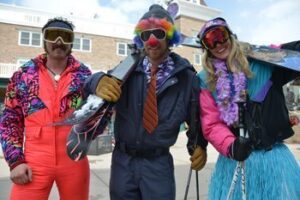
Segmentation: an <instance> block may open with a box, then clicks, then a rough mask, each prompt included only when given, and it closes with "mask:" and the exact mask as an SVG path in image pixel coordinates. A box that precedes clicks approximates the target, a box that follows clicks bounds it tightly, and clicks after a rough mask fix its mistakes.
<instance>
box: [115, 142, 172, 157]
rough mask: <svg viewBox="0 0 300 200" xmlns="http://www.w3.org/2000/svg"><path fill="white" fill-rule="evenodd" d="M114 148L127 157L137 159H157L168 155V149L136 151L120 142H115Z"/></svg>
mask: <svg viewBox="0 0 300 200" xmlns="http://www.w3.org/2000/svg"><path fill="white" fill-rule="evenodd" d="M115 148H116V149H118V150H120V151H121V152H123V153H126V154H127V155H129V156H132V157H139V158H157V157H160V156H163V155H167V154H168V153H169V148H155V149H154V148H153V149H137V148H132V147H129V146H128V145H126V144H125V143H122V142H117V143H116V146H115Z"/></svg>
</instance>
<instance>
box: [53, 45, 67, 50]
mask: <svg viewBox="0 0 300 200" xmlns="http://www.w3.org/2000/svg"><path fill="white" fill-rule="evenodd" d="M57 48H59V49H61V50H63V51H66V50H67V47H66V46H65V45H61V44H60V45H53V47H52V50H53V51H54V50H55V49H57Z"/></svg>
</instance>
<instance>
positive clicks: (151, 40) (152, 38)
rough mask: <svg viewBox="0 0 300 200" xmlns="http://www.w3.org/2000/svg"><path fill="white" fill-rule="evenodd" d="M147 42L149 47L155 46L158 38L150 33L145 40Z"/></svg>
mask: <svg viewBox="0 0 300 200" xmlns="http://www.w3.org/2000/svg"><path fill="white" fill-rule="evenodd" d="M147 44H148V45H149V46H151V47H155V46H156V45H157V44H158V40H157V39H156V38H155V37H153V36H152V35H151V37H150V38H149V40H148V41H147Z"/></svg>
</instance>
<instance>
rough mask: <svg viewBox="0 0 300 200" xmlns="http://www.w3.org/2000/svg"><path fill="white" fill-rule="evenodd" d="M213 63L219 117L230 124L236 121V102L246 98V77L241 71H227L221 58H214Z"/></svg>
mask: <svg viewBox="0 0 300 200" xmlns="http://www.w3.org/2000/svg"><path fill="white" fill-rule="evenodd" d="M213 64H214V67H215V69H216V71H215V75H216V77H217V83H216V93H217V105H218V109H219V111H220V117H221V119H222V120H223V121H224V122H225V123H226V124H227V125H228V126H231V125H234V124H236V123H237V122H238V105H237V102H244V101H245V100H246V83H247V79H246V76H245V74H244V73H243V72H236V73H231V72H230V73H229V72H228V69H227V65H226V62H225V61H223V60H219V59H215V60H214V61H213Z"/></svg>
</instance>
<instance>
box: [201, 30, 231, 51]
mask: <svg viewBox="0 0 300 200" xmlns="http://www.w3.org/2000/svg"><path fill="white" fill-rule="evenodd" d="M228 39H229V33H228V31H227V29H226V28H225V27H216V28H214V29H211V30H209V31H208V32H207V33H206V34H205V36H204V37H203V39H202V41H201V43H202V44H203V46H204V47H205V48H206V49H214V48H216V46H217V44H218V43H219V44H224V43H225V42H227V40H228Z"/></svg>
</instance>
